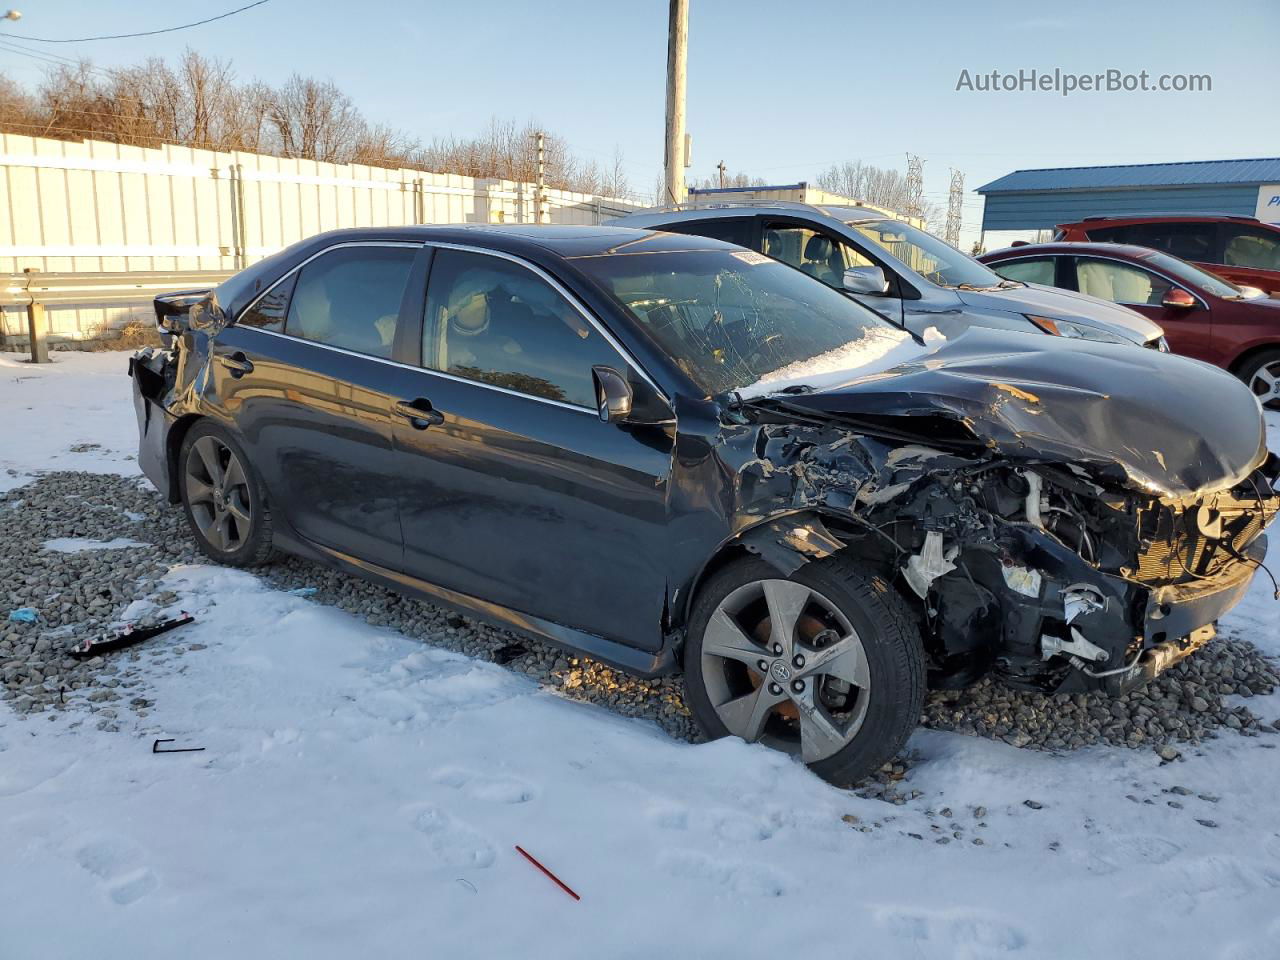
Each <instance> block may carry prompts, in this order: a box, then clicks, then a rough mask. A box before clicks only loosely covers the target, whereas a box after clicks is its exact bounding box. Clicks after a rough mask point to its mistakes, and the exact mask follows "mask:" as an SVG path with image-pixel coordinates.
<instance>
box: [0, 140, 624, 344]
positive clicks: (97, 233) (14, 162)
mask: <svg viewBox="0 0 1280 960" xmlns="http://www.w3.org/2000/svg"><path fill="white" fill-rule="evenodd" d="M637 209H639V207H638V206H637V205H635V204H633V203H629V202H627V201H625V200H620V199H617V198H612V197H598V196H592V195H590V194H582V193H571V192H567V191H560V190H545V191H543V192H542V194H541V196H539V192H538V189H537V187H536V185H534V184H530V183H513V182H511V181H506V180H477V179H474V178H472V177H461V176H456V175H452V174H437V173H425V172H423V171H421V170H409V169H397V170H387V169H383V168H380V167H366V166H361V165H359V164H332V163H319V162H317V161H312V160H288V159H283V158H280V157H269V156H263V155H261V154H253V153H238V152H237V153H221V152H215V151H212V150H196V149H193V148H190V147H179V146H164V147H160V148H157V149H150V148H144V147H130V146H122V145H120V144H115V143H104V142H100V141H81V142H69V141H64V140H48V139H43V138H39V137H23V136H17V135H14V134H0V274H6V273H15V274H16V273H22V272H23V271H24V270H26V269H33V270H39V271H41V272H75V273H79V272H88V273H131V272H134V271H151V272H159V271H173V272H175V273H177V272H185V271H191V270H221V271H234V270H237V269H240V268H241V267H243V266H246V265H248V264H250V263H252V262H254V261H255V260H258V259H261V258H262V257H264V256H266V255H268V254H270V253H273V252H275V251H276V250H279V249H280V248H282V247H285V246H288V245H289V244H291V243H293V242H295V241H297V240H301V239H304V238H305V237H309V236H311V235H313V234H316V233H320V232H322V231H324V230H332V229H336V228H339V227H379V226H396V225H401V224H412V223H504V222H505V223H533V222H536V221H537V220H538V219H541V221H542V222H544V223H561V224H574V223H577V224H593V223H599V222H601V221H602V220H605V219H608V218H610V217H617V216H622V215H624V214H626V213H630V212H632V211H634V210H637ZM539 210H540V211H541V217H540V218H539V216H538V213H539ZM147 312H148V308H147V306H146V305H145V304H141V303H139V304H122V305H111V306H95V305H94V304H93V303H92V302H86V303H85V304H76V305H60V306H59V307H58V308H57V309H52V308H51V309H50V311H49V314H48V316H49V325H50V333H51V334H52V335H53V336H54V338H55V339H59V338H61V339H70V340H77V339H101V338H103V337H106V336H109V335H110V331H111V330H112V329H113V328H118V327H120V326H123V325H124V324H125V323H127V322H128V321H129V319H130V318H132V317H139V316H146V314H147ZM3 320H4V322H3V324H2V325H0V335H3V337H4V338H5V340H6V342H7V343H9V344H12V343H14V342H15V341H17V340H22V339H25V335H26V317H25V312H24V311H23V310H22V309H21V308H18V307H5V308H4V318H3Z"/></svg>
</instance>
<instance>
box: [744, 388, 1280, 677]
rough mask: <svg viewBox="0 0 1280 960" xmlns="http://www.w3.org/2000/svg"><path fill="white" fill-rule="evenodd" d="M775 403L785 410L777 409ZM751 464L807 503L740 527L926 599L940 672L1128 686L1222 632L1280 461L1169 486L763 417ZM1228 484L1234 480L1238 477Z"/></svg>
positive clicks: (931, 648) (1277, 507)
mask: <svg viewBox="0 0 1280 960" xmlns="http://www.w3.org/2000/svg"><path fill="white" fill-rule="evenodd" d="M770 412H772V411H770ZM751 454H752V455H753V456H752V458H751V459H749V460H747V461H745V462H744V464H743V465H742V467H741V468H740V469H741V471H742V473H743V476H744V481H743V485H744V490H746V491H747V492H748V493H749V494H750V498H751V499H752V500H753V501H755V502H764V503H769V502H771V501H772V502H779V501H784V500H785V501H786V502H787V505H788V506H789V507H790V508H791V509H792V510H793V511H796V512H794V513H791V514H789V515H788V516H787V517H784V518H780V519H777V520H774V521H770V522H767V523H764V524H761V525H760V526H759V527H757V528H753V529H752V530H750V531H748V532H747V533H746V534H745V535H743V536H742V542H743V544H744V546H746V547H747V549H749V550H752V551H753V552H755V553H758V554H759V555H761V556H762V557H764V558H765V559H766V560H768V561H769V562H771V563H772V564H773V565H774V566H775V567H777V568H778V569H779V570H781V571H782V572H783V573H790V572H792V571H794V569H796V568H797V567H799V566H801V565H803V564H804V563H807V562H810V561H812V560H814V559H818V558H821V557H823V556H827V555H830V554H832V553H834V552H836V551H838V550H848V551H850V552H851V553H853V554H854V555H856V556H858V557H860V558H861V559H863V560H864V561H865V562H867V563H869V564H872V565H878V566H880V568H881V569H884V570H886V571H892V572H893V573H894V575H895V576H896V580H897V583H898V586H899V589H900V590H901V591H902V592H903V594H904V595H907V596H910V597H912V598H914V599H915V600H916V602H917V603H918V604H919V607H918V608H917V609H919V611H920V626H921V630H922V634H923V639H924V643H925V650H926V653H927V654H928V657H929V666H930V678H929V679H930V685H931V686H933V687H935V688H937V687H944V688H945V687H952V688H954V687H963V686H967V685H969V684H971V683H973V682H975V681H976V680H978V679H980V678H981V677H983V676H986V675H995V676H996V677H998V678H1000V679H1001V680H1003V681H1005V682H1006V683H1009V684H1010V685H1013V686H1016V687H1019V688H1024V689H1033V690H1038V691H1042V692H1045V693H1055V692H1056V693H1070V692H1086V691H1105V692H1108V693H1111V694H1119V693H1123V692H1124V691H1126V690H1129V689H1132V688H1133V687H1136V686H1139V685H1141V684H1143V683H1145V682H1146V681H1147V680H1149V679H1151V678H1152V677H1153V676H1155V675H1157V674H1158V673H1160V672H1162V671H1164V670H1167V669H1168V668H1169V667H1171V666H1173V665H1174V664H1176V663H1177V662H1179V661H1180V660H1182V659H1183V658H1185V657H1186V656H1189V655H1190V654H1192V653H1193V652H1194V651H1195V650H1196V649H1198V648H1199V647H1201V646H1203V645H1204V644H1205V643H1206V642H1208V640H1209V639H1210V638H1211V637H1212V636H1213V632H1214V628H1215V624H1216V622H1217V621H1218V620H1219V619H1220V618H1221V617H1222V616H1224V615H1225V614H1226V613H1227V612H1228V611H1229V610H1231V608H1232V607H1234V606H1235V605H1236V604H1237V603H1239V601H1240V600H1241V598H1242V597H1243V596H1244V594H1245V592H1246V591H1247V590H1248V587H1249V584H1250V582H1251V580H1252V578H1253V576H1254V574H1255V573H1256V572H1257V571H1258V570H1259V569H1260V568H1261V566H1262V563H1263V561H1264V559H1265V556H1266V544H1267V541H1266V537H1265V536H1264V535H1263V533H1262V531H1263V529H1264V527H1265V526H1266V524H1267V522H1268V521H1269V520H1270V519H1271V518H1272V517H1274V516H1275V515H1276V514H1277V513H1280V497H1277V495H1276V493H1275V487H1274V482H1273V481H1274V480H1275V477H1276V474H1277V470H1278V469H1280V460H1277V458H1276V457H1274V456H1265V451H1264V456H1263V458H1262V460H1261V462H1259V463H1257V464H1256V465H1255V467H1254V468H1253V470H1252V471H1251V472H1246V475H1245V476H1244V478H1243V479H1242V480H1239V481H1236V482H1234V483H1232V484H1231V486H1230V487H1229V488H1212V489H1208V490H1207V491H1200V492H1196V493H1188V494H1185V495H1183V496H1181V497H1170V496H1167V495H1160V494H1155V493H1152V492H1150V491H1146V490H1142V489H1138V488H1136V487H1135V486H1133V485H1122V484H1119V483H1116V482H1114V481H1113V480H1108V481H1106V482H1105V483H1104V482H1103V480H1102V479H1100V478H1098V477H1096V476H1095V475H1094V474H1093V473H1091V472H1089V471H1086V470H1084V469H1082V468H1080V466H1079V465H1078V464H1075V463H1071V462H1064V461H1053V460H1046V459H1032V458H1030V457H1028V456H1027V455H1026V454H1025V452H1024V454H1023V456H1021V457H1019V458H1016V459H1015V458H1008V457H1004V456H1001V455H1000V454H999V453H997V452H993V451H992V450H990V448H986V449H983V448H980V447H979V448H973V447H971V448H970V449H955V448H952V449H950V450H947V449H939V448H936V447H932V446H929V445H927V444H924V443H919V442H916V443H911V442H908V443H903V442H902V441H898V442H894V441H893V440H890V439H887V438H885V439H876V438H874V437H869V436H866V435H859V434H858V433H855V432H853V431H850V430H848V429H841V428H840V426H839V425H836V424H814V425H813V426H811V427H800V426H796V425H793V424H774V423H770V422H767V421H766V422H765V423H764V424H762V425H761V427H760V429H759V433H757V434H756V435H755V436H754V437H753V438H752V448H751ZM1228 482H1229V481H1228Z"/></svg>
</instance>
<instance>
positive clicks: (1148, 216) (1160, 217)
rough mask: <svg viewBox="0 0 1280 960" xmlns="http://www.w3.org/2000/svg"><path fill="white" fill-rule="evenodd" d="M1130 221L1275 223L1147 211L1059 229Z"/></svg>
mask: <svg viewBox="0 0 1280 960" xmlns="http://www.w3.org/2000/svg"><path fill="white" fill-rule="evenodd" d="M1129 223H1251V224H1258V225H1259V226H1263V227H1266V226H1271V227H1275V225H1274V224H1266V223H1263V222H1262V221H1260V220H1259V219H1258V218H1257V217H1250V216H1245V215H1243V214H1240V215H1236V214H1228V213H1145V214H1137V213H1135V214H1132V215H1129V216H1111V215H1107V216H1097V217H1083V218H1082V219H1080V220H1072V221H1071V222H1070V223H1060V224H1058V229H1059V230H1062V229H1065V228H1066V227H1086V228H1087V227H1097V226H1104V225H1108V224H1110V225H1115V226H1120V225H1123V224H1129Z"/></svg>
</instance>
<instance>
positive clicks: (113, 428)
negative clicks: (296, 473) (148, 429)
mask: <svg viewBox="0 0 1280 960" xmlns="http://www.w3.org/2000/svg"><path fill="white" fill-rule="evenodd" d="M50 356H51V357H52V358H53V360H54V362H53V363H46V364H40V365H36V364H32V363H28V362H27V360H26V356H25V355H24V354H20V353H0V413H3V416H4V441H3V442H2V443H0V490H11V489H12V488H14V487H17V486H21V485H22V484H23V483H25V482H26V481H27V480H28V479H29V478H30V477H31V474H32V473H34V472H36V471H38V470H92V471H109V472H112V473H122V474H133V473H137V472H138V468H137V464H136V457H137V450H138V428H137V427H136V426H135V425H134V419H133V413H132V411H133V406H132V401H131V400H130V395H129V392H128V391H129V369H128V368H129V353H127V352H123V351H108V352H104V353H80V352H72V351H66V352H55V353H52V354H51V355H50ZM0 956H3V955H2V954H0Z"/></svg>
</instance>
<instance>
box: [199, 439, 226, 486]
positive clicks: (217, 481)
mask: <svg viewBox="0 0 1280 960" xmlns="http://www.w3.org/2000/svg"><path fill="white" fill-rule="evenodd" d="M192 449H194V450H195V452H196V454H197V455H198V456H199V457H200V462H201V463H202V464H204V469H205V473H206V474H208V477H209V479H210V480H211V481H212V482H213V484H214V486H221V485H222V477H223V470H222V456H221V450H220V449H219V444H218V442H217V441H216V440H214V439H213V437H201V438H200V439H199V440H197V441H196V442H195V445H194V447H193V448H192Z"/></svg>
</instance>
